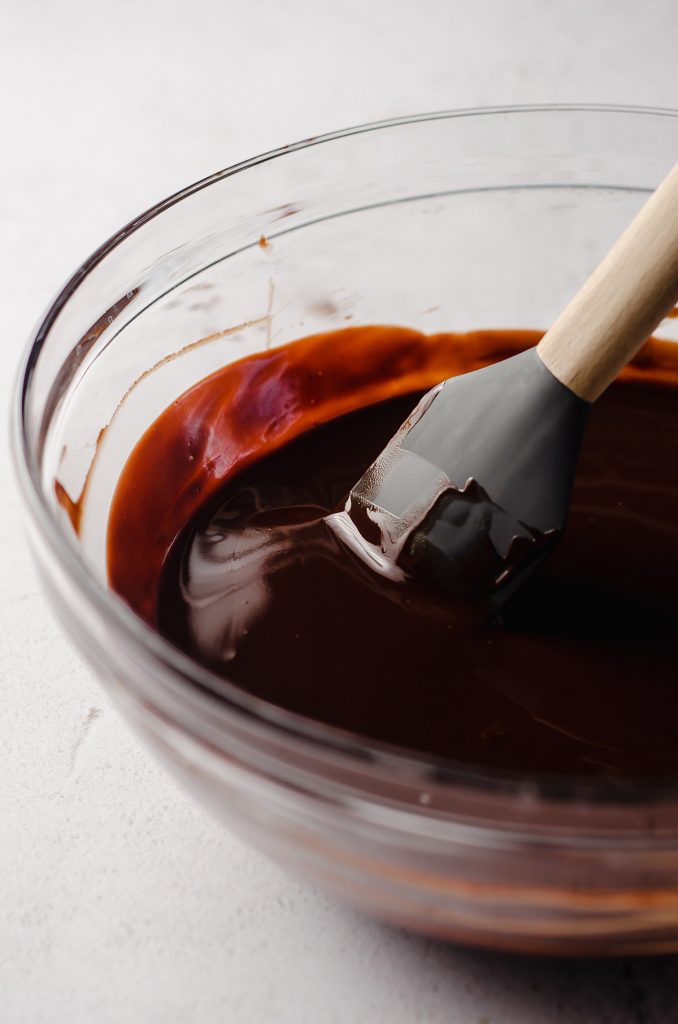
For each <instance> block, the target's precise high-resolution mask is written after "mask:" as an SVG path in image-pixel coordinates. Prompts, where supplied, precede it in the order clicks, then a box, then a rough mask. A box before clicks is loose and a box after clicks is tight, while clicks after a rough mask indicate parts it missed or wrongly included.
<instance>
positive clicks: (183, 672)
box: [15, 107, 678, 953]
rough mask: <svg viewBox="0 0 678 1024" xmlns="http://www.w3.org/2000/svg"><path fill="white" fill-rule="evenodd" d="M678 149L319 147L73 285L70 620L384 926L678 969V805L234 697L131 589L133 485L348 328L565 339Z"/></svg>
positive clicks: (638, 122) (48, 579)
mask: <svg viewBox="0 0 678 1024" xmlns="http://www.w3.org/2000/svg"><path fill="white" fill-rule="evenodd" d="M677 153H678V116H676V115H675V114H673V113H671V112H667V111H652V110H628V109H609V108H608V109H598V108H595V109H594V108H588V107H579V108H574V107H554V108H522V109H514V110H504V109H502V110H498V109H497V110H475V111H464V112H459V113H455V112H452V113H447V114H439V115H438V114H436V115H433V116H426V117H413V118H406V119H403V120H399V121H391V122H388V123H385V124H377V125H370V126H367V127H361V128H357V129H354V130H351V131H346V132H340V133H336V134H333V135H327V136H324V137H322V138H316V139H312V140H309V141H307V142H303V143H300V144H298V145H294V146H289V147H286V148H285V149H283V150H280V151H278V152H275V153H269V154H266V155H264V156H262V157H259V158H257V159H255V160H251V161H248V162H246V163H244V164H241V165H239V166H237V167H232V168H228V169H227V170H224V171H221V172H219V173H217V174H214V175H213V176H212V177H210V178H207V179H205V180H204V181H201V182H199V183H198V184H196V185H193V186H191V187H190V188H187V189H186V190H185V191H183V192H181V193H179V194H178V195H175V196H172V197H171V198H170V199H167V200H165V201H164V202H162V203H160V204H159V205H158V206H156V207H154V208H153V209H152V210H149V211H148V212H147V213H145V214H143V215H142V216H141V217H139V218H138V219H137V220H135V221H134V222H133V223H131V224H129V225H128V226H127V227H126V228H124V229H123V230H121V231H120V232H119V233H118V234H117V235H115V236H114V237H113V238H111V239H110V240H109V241H108V242H106V243H105V244H104V245H102V247H101V248H100V249H99V250H98V251H97V252H96V253H94V255H93V256H92V257H91V258H90V259H89V260H87V262H86V263H85V264H84V265H83V266H82V267H81V268H80V269H79V270H78V271H77V272H76V273H75V274H74V276H73V277H72V279H71V280H70V281H69V282H68V283H67V284H66V285H65V287H64V288H63V290H62V291H61V293H60V294H59V295H58V296H57V298H56V299H55V301H54V303H53V305H52V306H51V308H50V309H49V310H48V312H47V314H46V316H45V318H44V320H43V321H42V323H41V324H40V326H39V327H38V329H37V331H36V332H35V335H34V337H33V338H32V339H31V342H30V347H29V349H28V352H27V355H26V358H25V362H24V365H23V367H22V371H21V377H20V381H19V387H18V394H17V405H16V416H15V454H16V462H17V467H18V473H19V478H20V484H21V489H22V492H23V497H24V501H25V505H26V511H27V520H28V523H29V528H30V537H31V542H32V545H33V549H34V552H35V558H36V561H37V565H38V567H39V571H40V575H41V577H42V580H43V583H44V586H45V589H46V591H47V593H48V594H49V596H50V598H51V600H52V603H53V606H54V609H55V611H56V613H57V615H58V616H59V617H60V619H61V620H62V621H63V623H64V625H65V626H66V628H67V630H68V631H69V633H70V634H71V635H72V637H73V638H74V640H75V641H76V643H77V644H78V646H79V647H80V648H81V650H82V651H83V653H84V654H85V655H86V657H87V658H88V659H89V660H90V662H91V663H92V665H93V666H94V667H95V669H96V670H97V672H98V673H99V675H100V676H101V679H102V680H103V681H104V683H105V684H106V686H107V687H108V690H109V693H110V695H111V697H112V698H113V699H114V700H115V701H116V702H117V704H118V705H119V706H120V708H121V709H122V711H123V712H124V714H125V715H127V717H128V718H129V719H130V721H131V722H132V723H133V724H134V725H135V726H136V727H137V729H138V730H139V731H140V732H141V734H142V735H143V736H144V737H145V738H146V740H147V741H148V744H149V746H150V747H151V748H152V749H153V750H154V751H155V752H156V754H157V755H158V756H159V757H160V758H161V759H162V760H163V761H164V762H165V763H166V764H167V765H168V767H169V768H171V769H172V770H173V771H174V772H175V774H176V775H178V776H179V777H180V779H181V780H182V781H183V782H184V783H185V784H186V785H187V786H188V787H189V788H190V789H191V790H192V791H193V792H194V793H195V794H196V796H197V797H198V798H199V799H200V800H201V801H203V802H204V803H205V804H206V805H208V806H209V807H210V808H211V809H212V810H213V811H214V812H215V813H216V814H217V815H218V816H219V817H220V818H222V819H223V820H224V821H225V822H227V823H228V824H229V825H232V826H233V828H235V829H237V830H238V831H239V832H240V833H241V834H242V835H244V836H246V837H247V838H248V839H250V840H251V842H252V843H253V844H254V845H255V846H257V847H259V848H260V849H262V850H264V851H266V853H268V854H270V855H271V856H272V857H274V858H276V859H277V860H279V861H281V862H282V863H283V864H285V865H287V866H288V867H289V868H290V869H291V870H294V871H295V872H298V873H300V874H302V875H304V876H305V877H306V878H307V879H309V881H311V882H313V883H315V884H317V885H319V886H322V887H324V888H325V889H327V890H329V891H330V892H332V893H335V894H336V895H337V896H339V897H341V898H342V899H345V900H348V901H350V902H351V903H353V904H355V905H358V906H360V907H363V908H365V909H366V910H367V911H369V912H370V913H373V914H376V915H378V916H380V917H382V918H384V919H388V920H392V921H395V922H398V923H400V924H403V925H405V926H407V927H411V928H415V929H419V930H422V931H425V932H428V933H431V934H438V935H443V936H448V937H452V938H455V939H459V940H462V941H467V942H471V943H476V944H483V945H489V946H494V947H497V948H506V949H509V948H510V949H524V950H535V951H542V952H563V953H602V952H605V953H615V952H629V951H646V952H656V951H665V950H675V949H678V784H677V783H676V782H675V780H673V781H672V780H667V781H666V783H665V784H662V785H657V784H652V785H651V786H642V785H634V784H631V783H629V784H627V785H617V786H612V785H611V784H607V785H605V784H602V783H598V784H593V783H578V782H576V781H572V780H558V779H540V778H535V777H530V778H524V777H512V776H509V775H506V774H503V775H500V774H497V773H487V774H483V773H479V772H473V771H470V770H469V769H468V768H464V767H463V766H460V765H455V764H453V763H442V762H438V763H432V762H431V761H430V760H426V759H422V758H419V757H417V756H414V755H412V754H408V753H406V752H403V751H399V750H395V749H388V748H385V747H379V746H376V745H375V744H373V743H371V742H369V741H368V740H366V739H365V738H364V737H360V736H352V735H347V734H345V733H340V732H338V731H335V730H332V729H331V728H329V727H326V726H323V725H320V724H317V723H314V722H311V721H307V720H303V719H301V718H299V717H297V716H295V715H292V714H289V713H286V712H285V711H284V710H281V709H279V708H275V707H272V706H269V705H266V704H264V703H262V702H261V701H258V700H256V699H255V698H253V697H251V696H248V695H247V694H245V693H242V692H241V691H239V690H238V689H236V688H235V687H233V686H229V685H228V684H224V682H223V680H220V679H217V678H216V677H214V676H212V675H211V674H210V672H208V671H207V670H205V669H203V668H201V667H199V666H198V665H196V664H194V663H193V662H192V661H191V660H190V659H189V658H187V657H185V656H184V655H182V654H181V653H180V652H179V651H177V650H176V649H174V648H173V647H172V646H171V645H170V644H169V643H168V642H167V641H165V640H164V639H163V638H162V637H160V636H159V635H157V634H156V633H155V632H154V631H153V630H152V629H150V628H149V627H148V626H146V625H145V624H144V623H143V622H142V621H141V620H140V619H139V618H137V617H136V616H135V614H134V613H133V612H132V611H131V610H130V609H129V608H128V607H127V606H126V605H125V604H124V603H123V602H122V601H121V600H119V599H118V598H117V597H116V595H115V594H113V593H112V592H111V591H110V590H109V589H108V588H107V585H106V577H105V565H104V538H105V528H106V520H107V512H108V507H109V504H110V500H111V496H112V493H113V488H114V486H115V482H116V480H117V477H118V474H119V472H120V470H121V468H122V466H123V464H124V461H125V459H126V457H127V455H128V454H129V452H130V450H131V448H132V446H133V444H134V442H135V440H136V439H137V438H138V437H139V435H140V433H141V432H142V431H143V430H144V429H145V428H146V427H147V426H148V424H149V423H150V422H151V421H152V420H153V419H154V418H155V416H156V415H157V414H158V413H160V412H161V410H162V409H163V408H165V407H166V406H167V405H168V404H169V403H170V402H171V401H172V400H173V399H174V398H175V397H176V396H177V395H178V394H180V393H181V392H183V391H184V390H185V389H186V388H188V387H189V386H190V385H192V384H193V383H194V382H195V381H197V380H199V379H200V378H202V377H204V376H205V375H206V374H207V373H209V372H210V371H212V370H214V369H215V368H217V367H219V366H222V365H224V364H225V363H227V362H229V361H231V360H234V359H238V358H241V357H242V356H244V355H247V354H250V353H254V352H256V351H258V350H261V349H264V348H266V347H269V346H272V345H273V346H275V345H280V344H283V343H286V342H290V341H293V340H294V339H296V338H298V337H300V336H303V335H307V334H310V333H314V332H317V331H320V330H328V329H331V328H336V327H344V326H347V325H349V324H367V323H396V324H402V325H408V326H412V327H417V328H421V329H422V330H424V331H437V330H453V331H463V330H465V329H472V328H479V327H485V328H489V327H499V328H501V327H536V328H539V327H545V326H547V325H548V324H549V323H550V322H551V320H552V319H553V318H554V316H555V314H556V313H558V311H559V310H560V309H561V307H562V306H563V305H564V303H565V302H566V301H567V300H568V299H569V298H570V297H571V295H572V294H573V292H574V290H575V289H576V287H577V286H578V285H579V284H580V283H581V282H582V281H583V280H584V278H585V277H586V276H587V275H588V274H589V273H590V271H591V270H592V268H593V267H594V265H595V264H596V263H597V261H598V260H599V258H600V257H601V256H602V254H603V253H604V252H605V250H606V249H607V248H608V246H609V245H610V244H611V242H612V241H613V239H614V238H615V237H616V235H617V234H618V233H619V232H620V230H621V229H622V227H623V226H624V225H625V224H626V223H627V222H628V220H629V219H630V217H631V216H632V214H633V213H634V212H635V211H636V209H637V208H638V207H639V206H640V204H641V203H642V201H643V199H644V196H645V193H646V192H647V191H648V190H651V189H652V188H654V187H655V186H656V184H657V183H658V181H659V180H660V178H661V177H662V175H663V174H664V173H665V172H666V171H667V170H668V168H669V167H670V165H671V164H672V163H673V161H674V160H675V157H676V154H677ZM262 236H263V237H262ZM672 325H673V329H674V331H675V329H676V321H675V320H673V321H670V322H667V323H666V324H665V325H663V329H662V331H660V332H659V333H660V334H661V335H663V336H664V337H670V336H671V328H672ZM328 343H332V342H328ZM95 453H96V456H95ZM56 480H58V481H59V483H60V484H61V485H62V486H63V488H64V490H65V492H67V493H68V494H69V495H70V496H71V497H72V498H77V497H78V496H79V495H80V493H81V492H82V490H83V487H84V486H85V482H86V481H87V497H86V501H85V502H84V503H83V504H84V509H83V515H82V521H81V524H80V532H79V535H76V533H75V532H74V530H73V528H72V525H71V521H70V520H69V518H68V516H67V515H66V513H65V511H64V508H63V503H62V504H60V503H59V502H57V500H56V497H55V481H56ZM322 684H323V680H322V672H321V670H320V669H319V678H318V685H322ZM413 685H416V680H415V681H413ZM544 685H545V686H548V685H549V683H548V679H545V680H544ZM639 688H642V681H641V680H639Z"/></svg>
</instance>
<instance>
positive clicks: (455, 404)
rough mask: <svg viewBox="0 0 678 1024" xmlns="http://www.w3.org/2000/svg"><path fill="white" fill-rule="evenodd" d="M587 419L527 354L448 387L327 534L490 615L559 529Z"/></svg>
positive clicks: (431, 397) (404, 431) (391, 448)
mask: <svg viewBox="0 0 678 1024" xmlns="http://www.w3.org/2000/svg"><path fill="white" fill-rule="evenodd" d="M589 408H590V406H589V404H588V403H587V402H584V401H582V400H581V399H580V398H578V397H577V396H576V395H574V394H573V393H572V392H571V391H570V390H569V389H568V388H566V387H564V386H563V385H562V384H561V383H560V382H559V381H558V380H556V378H555V377H554V376H553V375H552V374H551V373H550V372H549V370H547V369H546V367H545V366H544V364H543V363H542V362H541V360H540V358H539V356H538V355H537V353H536V351H535V350H534V349H530V350H528V351H527V352H523V353H521V354H520V355H518V356H513V357H512V358H510V359H506V360H504V361H503V362H500V363H496V364H494V365H492V366H488V367H485V368H483V369H481V370H476V371H474V372H473V373H468V374H464V375H463V376H460V377H453V378H451V379H450V380H448V381H445V383H444V384H441V385H439V386H438V387H437V388H435V389H434V390H433V391H431V392H429V393H428V394H427V395H426V396H425V397H424V398H423V399H422V401H421V402H420V404H419V406H418V407H417V408H416V409H415V410H414V412H413V413H412V415H411V416H410V418H409V420H408V421H407V422H406V423H404V424H403V426H402V427H401V429H400V430H399V431H398V433H397V434H396V436H395V437H394V438H393V439H392V441H391V442H390V443H389V444H388V445H387V447H386V448H385V449H384V451H383V452H382V454H381V455H380V456H379V458H378V459H377V460H376V462H375V463H373V465H372V466H370V468H369V469H368V470H367V472H366V473H365V474H364V475H363V477H362V478H361V479H360V481H359V482H358V483H357V484H356V486H355V487H354V488H353V490H352V491H351V495H350V498H349V501H348V502H347V505H346V510H345V512H344V513H341V514H340V515H339V516H336V517H333V519H334V522H333V524H332V525H333V526H334V527H335V529H336V530H337V532H338V533H339V534H340V536H342V537H343V538H344V540H345V541H346V542H347V543H349V544H350V545H351V546H352V547H353V548H354V549H356V550H357V551H358V552H359V553H360V554H361V555H362V556H363V557H365V556H366V555H367V557H368V560H371V561H372V562H373V564H374V565H375V567H376V568H380V569H381V570H382V571H385V572H387V573H388V574H390V575H393V574H394V570H395V572H398V571H400V572H403V571H404V572H407V573H410V574H411V575H414V576H424V577H428V578H430V579H432V580H435V581H437V582H438V583H441V584H443V585H444V586H445V587H446V588H447V589H448V590H450V591H452V592H453V593H455V594H457V595H459V596H461V597H469V598H472V599H475V600H482V601H486V602H488V604H489V606H490V608H491V609H495V608H497V607H498V606H499V605H500V604H501V603H502V602H503V601H505V600H506V599H507V598H508V597H509V596H510V594H511V593H512V592H513V590H514V589H515V588H516V587H517V586H518V585H519V584H520V583H521V582H522V580H523V579H524V577H525V576H526V575H527V574H528V573H529V572H530V571H531V570H532V569H533V568H534V567H535V566H536V565H537V564H538V563H539V562H540V561H541V560H542V559H543V558H544V557H545V556H546V555H547V554H548V553H549V551H550V550H551V548H552V547H553V545H554V544H555V543H556V542H557V540H558V537H559V536H560V533H561V532H562V530H563V527H564V525H565V521H566V518H567V512H568V506H569V500H570V492H571V489H572V481H573V478H574V472H575V467H576V462H577V457H578V454H579V448H580V444H581V439H582V435H583V431H584V427H585V424H586V418H587V414H588V411H589ZM396 567H397V568H396Z"/></svg>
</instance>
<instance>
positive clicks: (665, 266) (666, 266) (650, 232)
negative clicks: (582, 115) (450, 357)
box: [537, 164, 678, 402]
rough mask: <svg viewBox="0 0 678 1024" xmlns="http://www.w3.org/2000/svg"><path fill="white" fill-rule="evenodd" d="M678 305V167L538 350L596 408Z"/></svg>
mask: <svg viewBox="0 0 678 1024" xmlns="http://www.w3.org/2000/svg"><path fill="white" fill-rule="evenodd" d="M676 302H678V164H676V166H675V167H674V168H673V170H672V171H671V172H670V173H669V174H668V176H667V177H666V178H665V179H664V181H663V182H662V183H661V185H660V186H659V188H658V189H657V191H656V192H655V193H654V194H653V195H652V196H651V197H650V199H649V200H648V201H647V203H646V204H645V206H643V208H642V209H641V211H640V213H638V215H637V216H636V217H635V219H634V220H633V221H632V222H631V224H630V225H629V226H628V228H627V229H626V231H625V232H624V234H623V235H622V236H621V238H619V239H618V241H617V242H616V243H615V245H614V246H613V247H612V249H611V250H610V252H609V253H608V254H607V256H606V257H605V259H604V260H603V262H602V263H601V264H600V266H599V267H598V268H597V269H596V270H594V272H593V274H592V275H591V277H590V278H589V279H588V281H587V282H586V284H585V285H584V286H583V288H582V289H581V290H580V291H579V292H578V293H577V294H576V295H575V297H574V299H572V301H571V302H570V303H569V305H568V306H567V307H566V309H565V310H564V311H563V312H562V313H561V314H560V316H559V317H558V319H557V320H556V322H555V323H554V324H553V326H552V327H551V329H550V331H548V332H547V333H546V334H545V335H544V337H543V338H542V340H541V341H540V342H539V344H538V345H537V353H538V355H539V356H540V358H541V360H542V362H543V363H544V365H545V366H546V367H547V368H548V369H549V370H550V371H551V373H552V374H553V376H554V377H557V378H558V380H559V381H560V382H561V383H562V384H564V385H565V386H566V387H568V388H569V389H570V390H571V391H574V393H575V394H576V395H579V397H580V398H583V399H585V401H587V402H593V401H595V399H596V398H598V396H599V395H600V394H602V392H603V391H604V390H605V388H606V387H607V386H608V384H611V383H612V381H613V380H614V378H615V377H616V376H617V374H618V373H619V371H620V370H621V369H622V367H623V366H626V364H627V363H628V361H629V360H630V359H631V358H632V357H633V356H634V355H635V353H636V352H637V351H638V349H639V348H640V346H641V345H642V344H643V342H644V341H645V340H646V339H647V338H648V337H649V336H650V334H651V333H652V331H653V330H654V329H655V327H656V326H657V324H658V323H659V321H660V320H661V319H662V318H663V317H665V316H666V314H667V313H668V312H669V310H670V309H671V308H672V307H673V306H674V305H675V304H676Z"/></svg>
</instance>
